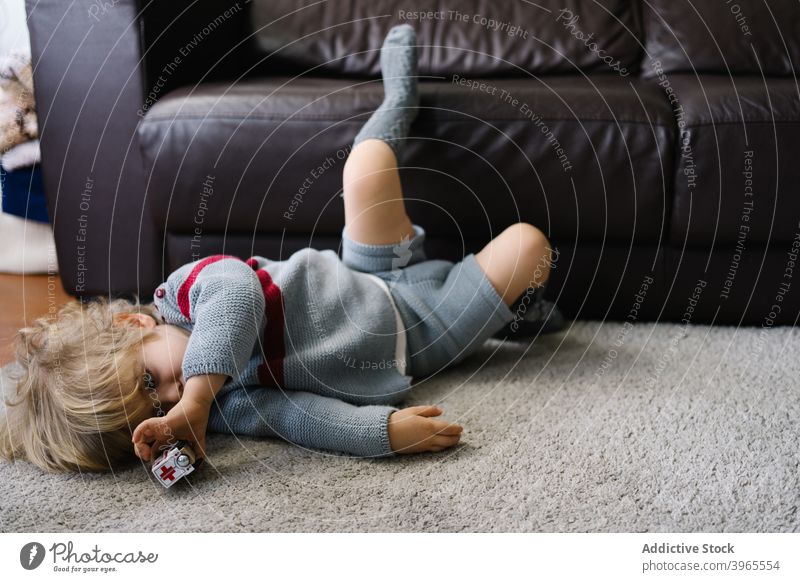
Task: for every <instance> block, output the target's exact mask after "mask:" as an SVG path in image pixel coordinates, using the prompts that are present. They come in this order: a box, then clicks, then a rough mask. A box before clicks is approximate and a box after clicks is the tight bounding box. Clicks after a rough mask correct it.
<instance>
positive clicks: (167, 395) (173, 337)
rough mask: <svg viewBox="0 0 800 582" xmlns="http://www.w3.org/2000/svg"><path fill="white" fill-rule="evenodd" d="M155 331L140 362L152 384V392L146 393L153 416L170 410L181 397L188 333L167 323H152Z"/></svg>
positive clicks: (144, 349) (143, 348) (145, 346)
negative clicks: (153, 389)
mask: <svg viewBox="0 0 800 582" xmlns="http://www.w3.org/2000/svg"><path fill="white" fill-rule="evenodd" d="M151 321H152V319H151ZM155 333H156V335H157V337H156V339H151V340H150V341H148V342H147V343H146V344H144V345H143V346H142V363H143V364H144V367H145V370H147V371H148V372H150V375H151V376H152V379H153V383H154V384H155V391H154V392H151V393H150V394H149V396H150V400H151V401H152V403H153V415H154V416H155V415H157V414H158V413H159V412H163V413H164V414H166V413H167V412H169V410H170V408H172V407H173V406H175V405H176V404H177V403H178V401H179V400H180V399H181V396H183V386H184V379H183V371H182V364H183V356H184V354H186V345H187V344H188V343H189V335H190V334H189V332H188V331H186V330H185V329H183V328H182V327H179V326H177V325H169V324H164V325H158V326H155Z"/></svg>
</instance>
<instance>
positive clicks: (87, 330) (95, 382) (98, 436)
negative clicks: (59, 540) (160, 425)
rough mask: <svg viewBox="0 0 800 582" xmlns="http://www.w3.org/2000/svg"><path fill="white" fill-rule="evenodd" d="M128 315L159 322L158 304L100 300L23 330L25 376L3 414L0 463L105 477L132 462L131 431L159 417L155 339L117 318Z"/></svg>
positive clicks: (20, 355) (19, 338) (72, 305)
mask: <svg viewBox="0 0 800 582" xmlns="http://www.w3.org/2000/svg"><path fill="white" fill-rule="evenodd" d="M122 313H143V314H146V315H150V316H152V317H153V318H154V319H155V320H156V322H157V323H161V320H160V319H159V317H158V311H157V310H156V309H155V306H154V305H153V304H140V303H139V300H138V298H135V300H134V301H133V302H131V301H128V300H127V299H113V300H111V299H107V298H105V297H100V298H97V299H96V300H93V301H90V302H88V303H81V302H80V301H78V300H75V301H71V302H69V303H67V304H66V305H64V306H63V307H62V308H61V310H60V311H59V312H58V315H57V317H55V318H52V317H43V318H40V319H37V320H36V321H35V322H33V324H32V325H30V326H28V327H25V328H22V329H21V330H19V332H18V333H17V335H16V336H15V337H14V348H15V351H16V357H17V362H18V363H19V364H20V365H21V373H20V374H19V375H18V376H17V377H16V378H14V382H15V384H16V395H15V396H13V397H12V398H8V397H7V401H6V413H5V417H3V416H2V415H0V457H3V458H5V459H8V460H20V459H25V460H28V461H30V462H32V463H33V464H35V465H37V466H39V467H41V468H42V469H45V470H47V471H81V470H85V471H107V470H110V469H112V468H113V467H115V466H116V465H117V464H118V463H119V462H121V461H123V460H125V459H126V458H127V459H132V458H133V457H132V455H133V445H132V443H131V434H132V432H133V429H134V428H135V427H136V425H137V424H138V423H139V422H141V421H142V420H144V419H145V418H149V417H151V416H153V413H154V412H153V405H152V403H151V402H150V400H149V398H148V397H147V392H146V389H145V387H144V379H143V374H144V368H143V363H142V361H141V360H142V359H141V346H142V345H143V344H144V343H146V342H148V341H150V340H151V339H154V338H155V337H156V335H155V333H154V331H155V329H154V328H142V327H138V326H136V325H133V324H130V323H126V322H120V321H118V320H116V319H115V316H117V315H119V314H122Z"/></svg>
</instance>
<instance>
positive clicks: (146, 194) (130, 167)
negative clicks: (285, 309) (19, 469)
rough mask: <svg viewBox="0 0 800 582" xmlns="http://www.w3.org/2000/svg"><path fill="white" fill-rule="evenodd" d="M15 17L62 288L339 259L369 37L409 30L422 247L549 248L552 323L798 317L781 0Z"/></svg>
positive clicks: (45, 4)
mask: <svg viewBox="0 0 800 582" xmlns="http://www.w3.org/2000/svg"><path fill="white" fill-rule="evenodd" d="M101 7H102V8H101ZM28 12H29V26H30V30H31V41H32V48H33V56H34V65H35V77H34V82H35V87H36V99H37V106H38V109H39V115H40V120H41V123H42V132H41V133H42V135H41V142H42V150H43V170H44V179H45V188H46V191H47V196H48V204H49V211H50V215H51V216H52V217H53V223H54V229H55V234H56V244H57V248H58V258H59V264H60V267H61V271H62V273H61V274H62V281H63V282H64V285H65V288H66V289H67V291H69V292H70V293H73V294H76V295H91V294H115V295H130V294H133V293H137V294H139V295H140V296H141V297H142V298H143V299H144V300H149V299H150V297H151V296H152V292H153V290H154V289H155V287H156V286H157V285H158V284H159V283H160V282H161V281H162V280H163V279H164V277H166V276H167V275H168V274H169V272H171V271H172V270H173V269H175V268H177V267H178V266H180V265H182V264H184V263H185V262H188V261H191V260H194V259H197V258H199V257H202V256H205V255H208V254H213V253H218V252H225V253H230V254H237V255H239V256H243V257H244V256H250V255H252V254H261V255H263V256H266V257H269V258H273V259H280V258H286V257H287V256H288V255H289V254H291V253H292V252H294V251H296V250H299V249H300V248H303V247H306V246H313V247H315V248H332V249H337V248H339V245H340V241H341V239H340V235H341V230H342V227H343V225H344V213H343V206H342V199H341V197H340V194H341V190H342V168H343V166H344V163H345V161H346V159H347V155H348V153H349V150H350V147H351V144H352V141H353V138H354V137H355V135H356V133H357V132H358V130H359V129H360V128H361V126H362V125H363V124H364V122H365V121H366V120H367V119H368V117H369V116H370V115H371V113H372V112H373V111H374V110H375V109H376V108H377V107H378V106H379V105H380V104H381V101H382V99H383V86H382V81H381V71H380V61H379V49H380V46H381V44H382V41H383V38H384V36H385V34H386V32H387V31H388V30H389V28H390V27H391V26H393V25H395V24H398V23H401V22H407V23H409V24H411V25H412V26H414V28H415V29H416V31H417V35H418V41H419V54H420V66H419V74H420V80H419V90H420V109H419V114H418V117H417V119H416V120H415V121H414V123H413V125H412V127H411V131H410V135H409V136H408V141H407V145H406V149H405V154H404V157H403V159H402V160H400V175H401V180H402V184H403V189H404V192H405V196H406V200H407V208H408V212H409V214H410V216H411V217H412V219H413V220H414V221H415V222H417V223H418V224H420V225H422V226H423V227H424V228H425V229H426V231H427V233H428V235H427V249H428V255H429V257H431V258H441V259H447V260H453V261H456V260H460V259H461V258H462V257H463V256H464V255H465V254H466V253H469V252H477V251H478V250H480V248H481V247H482V246H483V245H484V244H486V243H487V242H488V241H489V240H491V238H492V237H494V236H496V235H497V234H498V233H499V232H501V231H502V230H503V229H504V228H505V227H507V226H508V225H510V224H513V223H514V222H519V221H525V222H530V223H532V224H535V225H536V226H538V227H539V228H541V229H542V230H543V231H544V232H545V233H546V234H547V235H548V237H549V238H550V240H551V242H552V243H553V245H554V247H555V248H556V250H557V260H556V264H555V267H554V268H553V270H552V275H551V281H550V284H549V285H548V290H547V293H548V297H549V298H551V299H553V300H556V301H557V302H558V304H559V305H560V306H561V307H562V309H563V310H564V312H565V313H566V314H567V315H568V316H570V317H578V318H593V319H616V320H628V321H630V320H631V314H635V316H634V319H635V320H642V321H643V320H664V321H688V322H693V323H715V324H752V325H761V326H765V327H770V326H773V325H780V324H794V323H795V322H796V319H797V317H798V314H799V313H800V282H798V281H795V280H794V277H795V275H797V276H800V271H797V272H796V269H795V260H796V259H797V258H798V256H797V253H798V250H800V192H798V184H800V163H798V161H797V160H798V157H800V156H799V155H800V88H799V87H800V84H799V83H798V81H797V78H796V73H797V72H798V62H799V59H800V28H798V26H799V25H798V22H800V4H797V2H794V1H790V0H776V1H774V2H772V1H770V2H769V3H768V4H766V3H763V2H756V1H755V0H753V1H750V0H738V2H733V1H731V2H713V3H712V2H706V3H699V2H695V3H690V2H686V1H685V0H677V1H674V2H667V1H655V2H653V1H651V2H646V3H645V2H638V1H632V0H601V1H596V2H578V1H577V0H571V1H561V2H551V1H549V0H543V1H541V2H535V3H533V2H489V1H478V0H452V1H450V2H441V3H436V4H435V5H432V4H431V3H423V2H416V3H415V2H412V3H407V2H396V1H390V0H377V1H374V2H361V1H356V2H352V1H351V2H343V1H334V0H331V1H327V2H325V1H322V2H320V1H311V0H294V1H291V0H250V1H249V2H244V1H242V0H238V1H237V0H217V1H213V2H212V1H209V2H202V3H201V2H196V1H193V0H170V1H167V0H151V1H144V0H143V1H141V2H135V1H134V0H118V1H116V2H114V3H106V4H98V3H97V2H95V1H94V0H75V1H74V2H70V3H66V2H61V1H60V0H28ZM748 32H749V34H747V33H748ZM87 184H88V186H87ZM79 224H80V225H84V226H83V227H79ZM79 232H84V233H85V235H86V236H85V238H86V240H82V241H79V240H77V239H76V236H77V235H78V233H79ZM79 253H83V254H79ZM787 283H788V287H787Z"/></svg>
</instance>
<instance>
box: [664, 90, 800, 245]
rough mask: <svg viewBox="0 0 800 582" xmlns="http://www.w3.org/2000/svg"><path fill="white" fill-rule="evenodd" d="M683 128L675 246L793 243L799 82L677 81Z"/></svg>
mask: <svg viewBox="0 0 800 582" xmlns="http://www.w3.org/2000/svg"><path fill="white" fill-rule="evenodd" d="M666 82H668V83H669V86H670V87H671V88H672V90H673V91H674V95H675V96H676V98H677V103H676V106H675V107H676V115H677V119H678V122H679V124H680V132H681V133H680V135H679V137H678V145H677V149H678V154H677V166H676V176H675V197H674V208H673V213H672V234H671V240H672V243H673V245H674V246H678V247H681V246H683V245H689V246H702V247H706V248H713V247H714V246H719V245H722V246H730V247H735V246H736V245H740V246H741V245H744V246H750V245H753V244H766V243H770V242H771V243H778V244H779V243H786V242H791V241H793V240H794V239H795V237H796V236H797V235H798V220H800V187H798V184H800V164H798V162H797V156H796V154H795V152H798V151H800V99H798V93H797V86H796V85H795V82H794V80H793V79H781V78H766V79H761V78H758V77H736V78H735V79H733V80H732V79H731V78H730V77H728V76H726V75H700V76H695V75H691V74H684V75H681V74H673V75H670V76H669V77H668V78H666Z"/></svg>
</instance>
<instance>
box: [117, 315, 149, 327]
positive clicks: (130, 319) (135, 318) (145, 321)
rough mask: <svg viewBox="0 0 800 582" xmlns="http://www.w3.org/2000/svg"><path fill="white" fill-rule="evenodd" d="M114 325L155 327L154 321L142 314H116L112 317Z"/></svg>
mask: <svg viewBox="0 0 800 582" xmlns="http://www.w3.org/2000/svg"><path fill="white" fill-rule="evenodd" d="M114 323H123V324H128V325H135V326H138V327H155V326H156V325H157V324H156V320H155V319H153V318H152V317H150V316H149V315H146V314H144V313H117V314H116V315H114Z"/></svg>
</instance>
